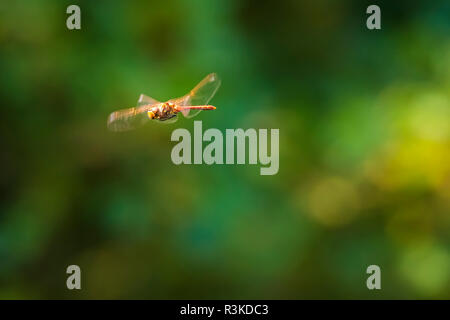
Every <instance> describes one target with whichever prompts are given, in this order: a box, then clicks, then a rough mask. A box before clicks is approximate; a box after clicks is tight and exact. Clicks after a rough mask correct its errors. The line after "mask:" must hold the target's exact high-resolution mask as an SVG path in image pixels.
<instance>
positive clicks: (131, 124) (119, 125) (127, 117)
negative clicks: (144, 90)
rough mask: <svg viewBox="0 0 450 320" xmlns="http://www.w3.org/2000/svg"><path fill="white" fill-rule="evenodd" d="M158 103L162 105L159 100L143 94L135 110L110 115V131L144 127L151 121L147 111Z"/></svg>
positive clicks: (124, 110) (125, 110)
mask: <svg viewBox="0 0 450 320" xmlns="http://www.w3.org/2000/svg"><path fill="white" fill-rule="evenodd" d="M158 103H160V102H159V101H158V100H156V99H153V98H151V97H149V96H146V95H145V94H141V95H140V96H139V99H138V102H137V106H136V107H135V108H129V109H123V110H118V111H115V112H113V113H111V114H110V115H109V117H108V129H109V130H111V131H128V130H132V129H136V128H138V127H141V126H143V125H144V124H145V123H147V122H148V121H149V120H150V118H149V117H148V115H147V111H148V110H150V109H151V108H152V107H153V106H154V105H155V104H158Z"/></svg>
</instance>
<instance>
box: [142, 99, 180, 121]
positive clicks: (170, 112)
mask: <svg viewBox="0 0 450 320" xmlns="http://www.w3.org/2000/svg"><path fill="white" fill-rule="evenodd" d="M177 112H178V111H177V110H176V106H175V104H173V103H171V102H164V103H161V104H160V105H158V106H156V107H153V108H152V109H151V111H150V112H149V117H150V118H151V119H156V120H161V121H164V120H168V119H171V118H173V117H176V115H177Z"/></svg>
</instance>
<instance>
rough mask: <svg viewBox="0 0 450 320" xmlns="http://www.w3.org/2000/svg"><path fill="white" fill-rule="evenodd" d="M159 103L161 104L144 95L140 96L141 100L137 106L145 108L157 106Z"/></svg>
mask: <svg viewBox="0 0 450 320" xmlns="http://www.w3.org/2000/svg"><path fill="white" fill-rule="evenodd" d="M157 103H160V102H159V101H158V100H156V99H153V98H152V97H149V96H146V95H145V94H143V93H142V94H141V95H140V96H139V100H138V102H137V106H138V107H139V106H144V105H147V104H157Z"/></svg>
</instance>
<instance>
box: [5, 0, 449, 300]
mask: <svg viewBox="0 0 450 320" xmlns="http://www.w3.org/2000/svg"><path fill="white" fill-rule="evenodd" d="M70 4H78V5H79V6H80V7H81V24H82V29H81V30H79V31H76V30H73V31H70V30H68V29H67V28H66V19H67V17H68V14H66V8H67V6H69V5H70ZM370 4H378V5H379V6H380V7H381V12H382V13H381V15H382V30H378V31H369V30H368V29H367V28H366V18H367V16H368V15H367V14H366V13H365V12H366V8H367V6H368V5H370ZM210 72H217V73H218V74H219V75H220V76H221V78H222V86H221V88H220V89H219V91H218V93H217V94H216V96H215V97H214V99H213V100H212V101H211V102H212V104H214V105H215V106H217V110H216V111H214V112H203V113H201V114H200V115H199V116H198V117H197V118H195V120H202V121H203V128H204V130H206V129H207V128H219V129H220V130H221V131H222V132H224V131H225V129H226V128H279V129H280V170H279V173H278V174H277V175H274V176H260V175H259V165H258V166H255V165H212V166H207V165H180V166H176V165H174V164H173V163H172V162H171V159H170V152H171V149H172V147H173V146H174V145H175V143H174V142H171V141H170V135H171V132H172V131H173V130H174V129H175V128H178V127H183V128H187V129H188V130H189V131H191V132H192V129H193V121H192V120H191V119H183V118H182V119H180V120H179V121H178V122H177V123H175V124H173V125H160V124H157V123H156V124H155V123H150V124H149V125H147V126H146V127H144V128H141V129H139V130H135V131H131V132H126V133H122V134H117V133H112V132H109V131H107V128H106V119H107V116H108V114H109V113H111V112H113V111H115V110H117V109H121V108H126V107H132V106H134V105H135V104H136V101H137V98H138V96H139V94H140V93H146V94H148V95H150V96H152V97H154V98H157V99H160V100H167V99H169V98H173V97H177V96H181V95H183V94H185V93H186V92H188V91H189V90H190V89H191V88H192V87H193V86H194V85H195V84H196V83H197V82H198V81H200V80H201V79H202V78H203V77H204V76H205V75H207V74H208V73H210ZM0 83H1V86H0V99H1V100H0V101H1V111H0V112H1V114H0V144H1V148H0V155H1V156H0V161H1V162H0V163H1V167H2V170H1V171H0V174H1V178H0V189H1V205H0V298H4V299H6V298H9V299H16V298H26V299H29V298H44V299H46V298H63V299H71V298H86V299H99V298H113V299H124V298H137V299H141V298H145V299H154V298H158V299H170V298H176V299H179V298H185V299H187V298H192V299H203V298H209V299H215V298H234V299H239V298H251V299H263V298H265V299H266V298H267V299H268V298H270V299H302V298H340V299H348V298H362V299H372V298H374V299H379V298H401V299H403V298H413V299H416V298H425V299H429V298H440V299H443V298H444V299H449V298H450V253H449V252H450V251H449V248H450V121H449V119H450V102H449V101H450V3H449V1H447V0H441V1H439V0H435V1H406V0H403V1H359V0H353V1H333V0H314V1H313V0H308V1H294V0H291V1H280V2H265V1H257V0H234V1H229V0H218V1H210V0H176V1H172V0H166V1H44V0H42V1H14V2H6V1H3V2H2V3H1V4H0ZM71 264H76V265H79V266H80V267H81V271H82V290H80V291H76V290H74V291H69V290H67V288H66V278H67V276H68V275H66V273H65V272H66V268H67V266H68V265H71ZM371 264H376V265H379V266H380V267H381V272H382V284H381V285H382V290H379V291H376V290H374V291H369V290H368V289H367V288H366V279H367V277H368V275H367V274H366V268H367V266H369V265H371Z"/></svg>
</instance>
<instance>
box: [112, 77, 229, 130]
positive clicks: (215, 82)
mask: <svg viewBox="0 0 450 320" xmlns="http://www.w3.org/2000/svg"><path fill="white" fill-rule="evenodd" d="M220 83H221V81H220V79H219V77H218V76H217V74H215V73H211V74H209V75H207V76H206V77H205V78H204V79H203V80H202V81H200V82H199V83H198V84H197V85H196V86H195V87H194V89H192V90H191V91H190V92H189V93H187V94H185V95H184V96H182V97H180V98H176V99H170V100H168V101H166V102H160V101H158V100H156V99H153V98H151V97H148V96H146V95H144V94H141V95H140V96H139V100H138V103H137V106H136V107H135V108H129V109H123V110H118V111H115V112H113V113H111V114H110V115H109V117H108V129H110V130H111V131H127V130H132V129H136V128H138V127H140V126H142V125H144V124H146V123H147V122H149V121H150V120H154V121H164V122H165V123H172V122H175V121H177V120H178V117H177V115H178V114H179V113H180V112H181V113H182V114H183V116H184V117H186V118H192V117H195V116H196V115H197V114H199V113H200V111H202V110H215V109H216V107H214V106H211V105H208V102H209V101H210V100H211V99H212V97H213V96H214V95H215V94H216V92H217V90H218V89H219V87H220Z"/></svg>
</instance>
